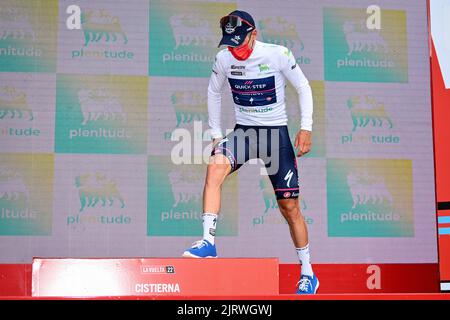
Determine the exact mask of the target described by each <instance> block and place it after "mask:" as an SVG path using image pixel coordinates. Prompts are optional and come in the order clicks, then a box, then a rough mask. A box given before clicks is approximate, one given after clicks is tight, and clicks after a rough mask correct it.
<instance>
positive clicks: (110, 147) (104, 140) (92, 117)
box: [55, 75, 147, 153]
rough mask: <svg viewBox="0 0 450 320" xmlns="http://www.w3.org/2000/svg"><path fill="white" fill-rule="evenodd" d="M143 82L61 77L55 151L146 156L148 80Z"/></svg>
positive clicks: (57, 101)
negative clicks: (140, 154)
mask: <svg viewBox="0 0 450 320" xmlns="http://www.w3.org/2000/svg"><path fill="white" fill-rule="evenodd" d="M144 78H145V77H142V78H141V77H111V76H76V75H70V76H69V75H58V78H57V99H56V103H57V109H56V110H57V114H56V135H55V144H56V146H55V148H56V151H57V152H70V153H73V152H75V153H143V152H145V150H146V148H147V145H146V132H147V123H146V118H147V79H146V78H145V79H144ZM69 114H70V116H68V115H69Z"/></svg>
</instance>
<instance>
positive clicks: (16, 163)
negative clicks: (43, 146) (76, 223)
mask: <svg viewBox="0 0 450 320" xmlns="http://www.w3.org/2000/svg"><path fill="white" fill-rule="evenodd" d="M0 163H1V165H0V235H9V236H12V235H50V234H51V231H52V211H53V207H52V204H53V202H52V199H53V156H50V155H39V154H33V155H28V154H20V155H13V154H2V155H0Z"/></svg>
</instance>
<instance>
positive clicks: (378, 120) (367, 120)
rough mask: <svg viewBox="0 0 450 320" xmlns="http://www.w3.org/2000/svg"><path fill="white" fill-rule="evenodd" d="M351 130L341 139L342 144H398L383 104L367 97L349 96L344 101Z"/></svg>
mask: <svg viewBox="0 0 450 320" xmlns="http://www.w3.org/2000/svg"><path fill="white" fill-rule="evenodd" d="M346 104H347V108H348V110H349V111H350V117H351V123H352V128H351V130H349V131H350V132H349V134H348V135H343V136H342V137H341V143H342V144H350V143H370V144H398V143H400V137H398V136H396V135H394V134H393V131H392V129H394V127H395V126H394V122H393V120H392V118H391V117H390V115H389V113H388V111H387V109H386V106H385V104H384V103H383V102H382V101H380V100H379V99H377V98H375V97H373V96H369V95H360V96H351V97H349V98H348V99H347V101H346Z"/></svg>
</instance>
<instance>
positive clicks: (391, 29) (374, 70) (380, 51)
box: [324, 8, 408, 82]
mask: <svg viewBox="0 0 450 320" xmlns="http://www.w3.org/2000/svg"><path fill="white" fill-rule="evenodd" d="M381 15H382V17H383V22H382V25H383V26H382V28H381V29H380V30H377V29H375V30H370V29H368V28H367V26H366V19H367V14H366V8H364V9H353V8H324V43H325V52H324V53H325V80H334V81H362V82H407V81H408V51H407V39H406V14H405V12H404V11H399V10H382V13H381Z"/></svg>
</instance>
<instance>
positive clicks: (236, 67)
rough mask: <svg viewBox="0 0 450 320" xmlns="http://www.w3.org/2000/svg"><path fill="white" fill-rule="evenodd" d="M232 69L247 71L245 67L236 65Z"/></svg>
mask: <svg viewBox="0 0 450 320" xmlns="http://www.w3.org/2000/svg"><path fill="white" fill-rule="evenodd" d="M231 69H245V66H235V65H234V64H232V65H231Z"/></svg>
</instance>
